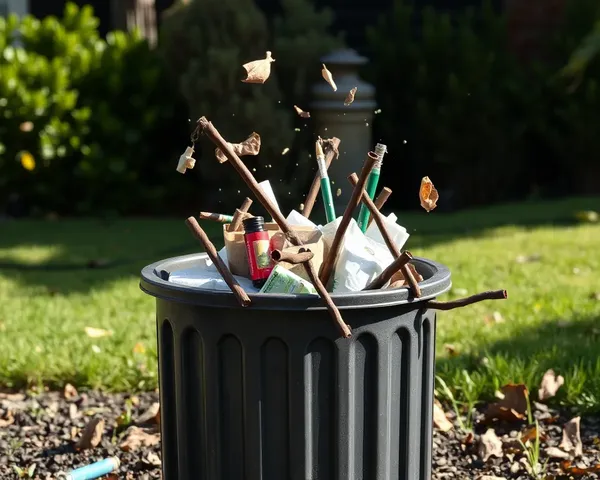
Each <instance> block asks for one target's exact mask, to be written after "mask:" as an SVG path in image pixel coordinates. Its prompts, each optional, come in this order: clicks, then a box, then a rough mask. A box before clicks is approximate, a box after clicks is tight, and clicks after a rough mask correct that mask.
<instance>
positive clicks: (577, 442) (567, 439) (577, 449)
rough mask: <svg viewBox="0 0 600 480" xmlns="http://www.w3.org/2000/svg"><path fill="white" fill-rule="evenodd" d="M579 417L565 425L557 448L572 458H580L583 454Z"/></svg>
mask: <svg viewBox="0 0 600 480" xmlns="http://www.w3.org/2000/svg"><path fill="white" fill-rule="evenodd" d="M580 423H581V417H575V418H572V419H571V420H569V421H568V422H567V423H565V426H564V427H563V438H562V442H561V443H560V445H559V446H558V447H559V448H560V449H562V450H564V451H565V452H567V453H568V454H569V455H571V456H572V457H575V458H577V457H580V456H581V455H582V454H583V444H582V443H581V435H580V429H579V426H580Z"/></svg>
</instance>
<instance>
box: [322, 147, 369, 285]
mask: <svg viewBox="0 0 600 480" xmlns="http://www.w3.org/2000/svg"><path fill="white" fill-rule="evenodd" d="M378 159H379V157H378V156H377V155H375V153H373V152H369V153H368V155H367V158H366V160H365V163H364V165H363V168H362V170H361V172H360V178H359V179H358V182H357V185H356V186H355V187H354V190H353V191H352V196H351V197H350V201H349V202H348V205H346V210H344V216H343V217H342V220H341V221H340V224H339V226H338V228H337V230H336V232H335V237H333V241H332V242H331V247H330V248H329V254H328V255H327V257H325V259H324V260H323V263H322V264H321V271H320V272H319V279H320V280H321V282H323V285H327V284H328V283H329V279H330V278H331V273H332V272H333V268H334V266H335V263H336V262H337V258H338V255H339V253H340V248H341V246H342V241H343V240H344V235H346V230H347V229H348V225H350V220H352V213H353V212H354V210H355V209H356V207H358V204H359V203H360V198H361V192H364V187H365V184H366V183H367V177H368V176H369V173H371V170H373V165H375V162H376V161H377V160H378ZM367 197H368V195H367Z"/></svg>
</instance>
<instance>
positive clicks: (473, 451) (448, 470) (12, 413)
mask: <svg viewBox="0 0 600 480" xmlns="http://www.w3.org/2000/svg"><path fill="white" fill-rule="evenodd" d="M67 396H68V397H69V398H65V394H64V393H63V392H60V393H59V392H45V393H43V394H39V395H35V396H31V395H25V394H7V393H0V478H1V479H3V480H4V479H6V480H8V479H17V478H19V476H18V474H17V473H16V471H15V468H14V467H15V466H16V467H19V468H21V469H23V470H24V471H27V470H28V469H29V468H30V467H32V466H33V465H35V471H34V472H33V475H32V477H31V478H38V479H51V478H55V476H56V474H57V473H58V472H60V471H69V470H71V469H73V468H77V467H80V466H84V465H87V464H89V463H92V462H94V461H97V460H101V459H103V458H106V457H110V456H118V457H119V459H120V460H121V467H120V469H119V471H118V472H115V473H117V475H115V476H113V478H114V479H115V480H116V479H136V480H137V479H141V480H150V479H159V478H161V473H160V463H159V457H160V444H159V443H156V444H154V445H152V446H142V447H140V448H137V449H133V450H132V451H131V450H130V451H124V450H123V448H122V447H123V442H124V441H125V440H126V439H127V438H128V436H129V434H130V433H131V429H135V427H134V426H133V425H136V424H139V425H140V427H142V428H143V429H144V431H145V432H146V433H148V434H149V435H150V436H151V437H149V438H151V439H155V438H156V436H157V433H156V432H157V431H158V425H156V423H154V419H153V418H150V419H149V420H146V421H144V422H141V423H140V418H142V417H144V414H145V413H146V412H148V411H149V410H151V409H152V406H153V405H156V402H157V401H158V394H157V393H156V392H152V393H145V394H141V395H138V396H135V397H131V396H128V395H124V394H113V395H106V394H103V393H98V392H88V393H83V394H77V393H76V392H72V393H71V395H67ZM127 405H129V414H125V415H123V414H124V412H127V411H128V407H127ZM534 405H535V416H536V418H538V420H539V421H540V424H541V425H543V430H542V431H543V432H544V434H545V437H546V438H545V439H544V440H543V441H542V445H541V449H540V450H541V452H542V460H541V462H542V463H543V462H544V461H545V459H546V458H547V456H546V454H545V451H546V449H547V448H548V447H558V446H559V444H560V443H561V440H562V432H563V428H562V426H563V425H564V423H566V422H567V421H568V420H570V418H571V417H570V416H569V415H565V414H561V413H560V412H557V411H554V410H552V409H549V408H548V407H546V406H545V405H541V404H534ZM119 416H121V419H120V420H119ZM449 417H450V420H452V417H451V415H450V414H449ZM94 418H102V419H103V420H104V421H105V427H104V433H103V435H102V438H101V440H100V443H99V444H98V445H97V446H96V447H95V448H90V449H79V450H77V448H76V445H77V441H78V440H79V438H80V437H81V436H82V432H83V429H84V427H85V425H86V424H88V423H89V422H90V420H92V419H94ZM483 419H484V416H483V414H482V413H481V412H476V413H475V420H476V421H475V425H476V426H475V434H474V435H471V436H465V435H464V434H460V433H459V430H458V425H457V423H456V422H455V421H454V429H452V430H449V431H447V432H441V431H439V430H437V429H436V430H435V432H434V455H433V466H434V474H433V478H434V479H436V480H441V479H457V480H458V479H460V480H462V479H469V480H472V479H478V478H480V477H483V478H484V479H485V478H486V477H485V475H490V476H491V477H490V478H493V477H499V478H501V479H502V478H503V479H514V480H525V479H530V478H532V477H530V476H529V475H528V473H527V468H526V465H525V464H526V462H525V461H524V458H525V456H524V455H523V453H522V452H519V449H518V442H517V441H516V439H517V437H518V435H519V433H520V432H521V431H522V429H523V428H524V424H516V425H515V424H512V425H509V424H494V425H486V424H485V423H484V421H483ZM118 423H120V424H121V427H119V428H117V429H115V425H117V424H118ZM142 424H143V425H142ZM488 428H493V429H494V430H495V432H496V434H497V436H498V437H499V439H500V440H501V441H502V444H503V450H504V452H503V456H502V458H496V457H493V456H492V457H490V458H489V459H488V460H487V462H484V461H483V460H482V459H481V456H480V453H479V452H478V447H479V442H480V435H482V434H484V433H485V432H486V431H487V430H488ZM599 435H600V418H589V417H588V418H586V417H584V418H582V419H581V440H582V443H583V455H582V456H581V457H580V458H578V460H577V462H574V465H575V464H576V465H578V466H579V467H585V466H589V465H594V464H595V463H597V462H599V461H600V441H599V440H598V436H599ZM22 478H29V477H28V476H27V475H25V476H24V477H22ZM109 478H110V477H109ZM540 478H545V479H557V480H558V479H567V478H572V477H571V476H570V475H569V474H565V471H564V470H563V469H562V468H561V460H560V459H551V460H550V461H549V462H548V464H547V466H546V471H545V474H544V475H543V476H541V477H540ZM576 478H582V479H592V478H598V477H597V475H596V474H594V473H587V474H584V475H578V476H577V477H576ZM365 480H368V479H365Z"/></svg>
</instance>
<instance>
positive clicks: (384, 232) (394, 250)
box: [348, 173, 421, 298]
mask: <svg viewBox="0 0 600 480" xmlns="http://www.w3.org/2000/svg"><path fill="white" fill-rule="evenodd" d="M348 180H349V181H350V183H351V184H352V185H354V186H355V189H356V185H357V184H358V177H357V176H356V173H353V174H351V175H350V176H349V177H348ZM362 201H363V203H364V204H365V205H366V206H367V208H368V209H369V212H371V216H372V217H373V218H374V220H375V223H377V226H378V227H379V231H380V232H381V236H382V237H383V240H384V241H385V244H386V245H387V247H388V249H389V251H390V253H391V254H392V257H394V260H396V259H397V258H398V257H400V255H401V252H400V249H399V248H398V246H397V245H396V244H395V243H394V241H393V240H392V236H391V235H390V232H389V231H388V229H387V227H386V226H385V220H384V216H383V214H382V213H381V212H380V211H379V210H377V208H376V207H375V204H374V203H373V200H371V199H370V198H369V194H368V193H367V192H366V190H365V189H364V187H363V189H362ZM400 271H401V272H402V275H403V276H404V278H405V279H406V281H407V282H408V284H409V285H410V288H411V289H412V291H413V294H414V296H415V297H417V298H419V297H420V296H421V288H420V287H419V283H418V282H417V280H416V279H415V277H414V275H413V274H412V272H411V271H410V270H409V268H408V266H407V265H406V264H404V266H402V267H401V268H400Z"/></svg>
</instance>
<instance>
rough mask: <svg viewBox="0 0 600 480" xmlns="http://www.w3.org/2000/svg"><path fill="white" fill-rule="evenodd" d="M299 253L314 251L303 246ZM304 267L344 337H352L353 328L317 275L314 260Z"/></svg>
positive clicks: (306, 263)
mask: <svg viewBox="0 0 600 480" xmlns="http://www.w3.org/2000/svg"><path fill="white" fill-rule="evenodd" d="M298 253H299V254H303V253H312V252H311V251H310V250H309V249H308V248H301V249H299V250H298ZM304 267H305V268H306V273H307V274H308V278H310V281H311V282H312V284H313V286H314V287H315V288H316V289H317V292H319V295H320V296H321V298H322V299H323V300H325V306H326V307H327V310H329V314H330V315H331V318H333V321H334V322H335V323H336V325H337V326H338V328H339V329H340V332H342V335H343V337H344V338H350V337H351V336H352V330H351V329H350V327H349V326H348V324H347V323H346V322H344V319H343V318H342V314H341V313H340V311H339V310H338V308H337V307H336V306H335V303H333V300H332V298H331V296H330V295H329V292H327V289H326V288H325V286H324V285H323V283H321V280H320V279H319V275H317V272H316V270H315V267H314V266H313V264H312V262H311V261H310V260H309V261H307V262H305V263H304Z"/></svg>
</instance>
